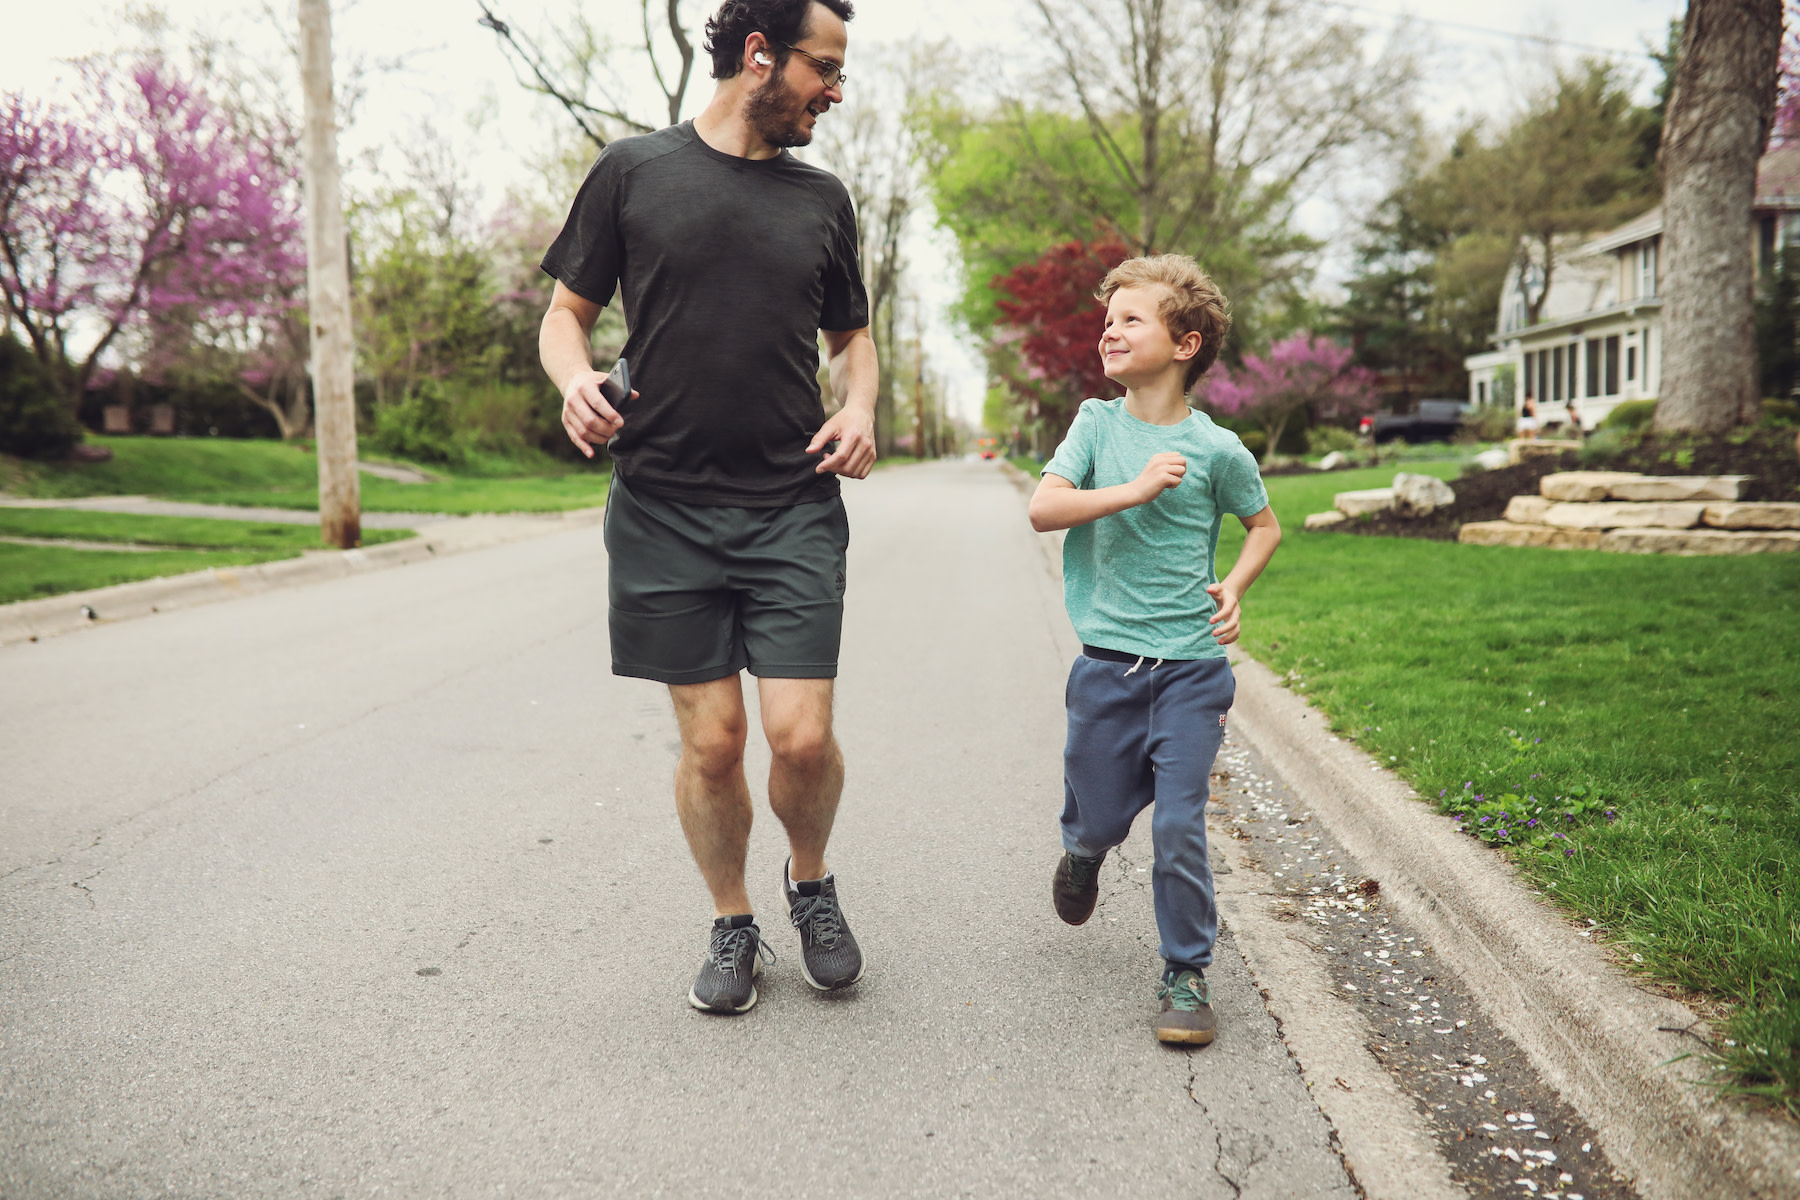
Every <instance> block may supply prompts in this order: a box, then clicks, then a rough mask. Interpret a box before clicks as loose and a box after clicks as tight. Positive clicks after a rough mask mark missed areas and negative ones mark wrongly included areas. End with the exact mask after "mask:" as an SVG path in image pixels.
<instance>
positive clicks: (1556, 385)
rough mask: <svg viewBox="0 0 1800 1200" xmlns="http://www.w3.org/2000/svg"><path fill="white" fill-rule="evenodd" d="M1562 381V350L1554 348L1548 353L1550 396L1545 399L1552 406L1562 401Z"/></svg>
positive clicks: (1559, 347)
mask: <svg viewBox="0 0 1800 1200" xmlns="http://www.w3.org/2000/svg"><path fill="white" fill-rule="evenodd" d="M1562 381H1563V348H1562V347H1561V346H1558V347H1556V348H1555V349H1553V350H1551V351H1550V394H1549V395H1548V396H1547V397H1545V399H1547V400H1549V401H1550V402H1551V403H1552V404H1554V403H1556V402H1557V401H1558V400H1561V399H1562V387H1563V384H1562Z"/></svg>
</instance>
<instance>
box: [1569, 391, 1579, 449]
mask: <svg viewBox="0 0 1800 1200" xmlns="http://www.w3.org/2000/svg"><path fill="white" fill-rule="evenodd" d="M1568 435H1569V436H1570V437H1572V438H1574V439H1575V440H1576V441H1578V442H1579V441H1580V440H1581V410H1580V409H1579V408H1577V407H1576V405H1575V401H1574V400H1570V401H1569V429H1568Z"/></svg>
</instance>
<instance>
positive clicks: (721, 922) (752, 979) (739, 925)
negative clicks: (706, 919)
mask: <svg viewBox="0 0 1800 1200" xmlns="http://www.w3.org/2000/svg"><path fill="white" fill-rule="evenodd" d="M765 958H766V959H768V960H769V961H770V962H771V963H773V962H774V961H775V952H774V951H773V950H771V949H769V947H768V946H766V945H764V944H763V940H762V930H761V929H758V928H757V926H756V918H755V917H753V916H751V915H750V914H749V913H744V914H742V915H740V916H736V917H719V918H718V919H717V920H715V921H713V926H712V944H711V945H709V946H708V947H707V948H706V961H705V962H703V963H701V964H700V975H699V977H698V978H696V979H695V980H694V987H693V990H692V991H690V992H689V993H688V1003H689V1004H691V1005H693V1006H694V1007H695V1008H697V1009H699V1010H700V1011H701V1012H710V1013H741V1012H749V1011H750V1007H751V1006H752V1005H754V1004H755V1003H756V977H757V976H758V975H761V974H762V968H763V959H765Z"/></svg>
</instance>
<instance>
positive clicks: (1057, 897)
mask: <svg viewBox="0 0 1800 1200" xmlns="http://www.w3.org/2000/svg"><path fill="white" fill-rule="evenodd" d="M1105 861H1106V855H1104V854H1102V855H1101V856H1100V857H1099V858H1083V857H1081V855H1079V854H1070V853H1069V852H1068V851H1066V850H1065V851H1064V852H1063V856H1062V858H1061V859H1060V860H1059V861H1058V862H1057V864H1056V874H1055V875H1053V876H1052V877H1051V879H1050V900H1051V902H1052V903H1053V904H1055V905H1056V915H1057V916H1059V917H1061V918H1062V919H1063V920H1064V921H1067V922H1068V923H1069V924H1071V925H1080V924H1082V923H1083V922H1085V921H1086V920H1087V919H1088V918H1089V917H1091V916H1093V915H1094V901H1095V900H1096V899H1098V897H1099V895H1100V864H1101V863H1103V862H1105Z"/></svg>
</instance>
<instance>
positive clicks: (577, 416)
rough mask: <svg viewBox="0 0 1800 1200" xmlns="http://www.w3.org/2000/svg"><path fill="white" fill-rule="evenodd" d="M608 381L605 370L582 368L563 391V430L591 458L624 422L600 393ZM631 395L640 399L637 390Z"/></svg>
mask: <svg viewBox="0 0 1800 1200" xmlns="http://www.w3.org/2000/svg"><path fill="white" fill-rule="evenodd" d="M605 381H606V372H605V371H583V372H581V373H579V374H577V375H576V376H575V378H573V379H571V380H569V386H568V387H567V388H565V389H564V390H563V410H562V423H563V429H564V430H566V431H567V432H568V435H569V440H570V441H571V442H574V443H575V445H576V447H577V448H578V449H579V450H580V451H581V452H582V453H583V454H584V455H586V456H587V457H589V458H592V457H594V448H595V447H596V446H604V445H606V443H607V442H609V441H611V440H612V436H613V434H615V433H617V432H619V427H620V426H621V425H623V424H625V418H624V417H622V416H620V415H619V411H618V410H617V409H616V408H614V407H613V406H612V405H611V404H609V403H607V400H606V397H605V396H602V395H601V394H600V385H601V384H602V383H604V382H605ZM631 398H632V399H633V400H635V399H637V393H636V392H635V391H634V392H632V393H631Z"/></svg>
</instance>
